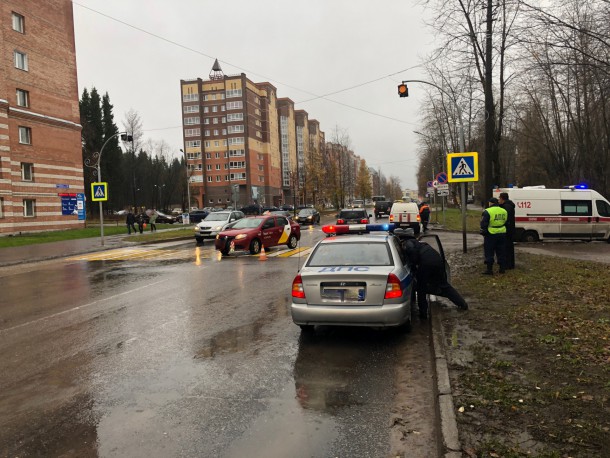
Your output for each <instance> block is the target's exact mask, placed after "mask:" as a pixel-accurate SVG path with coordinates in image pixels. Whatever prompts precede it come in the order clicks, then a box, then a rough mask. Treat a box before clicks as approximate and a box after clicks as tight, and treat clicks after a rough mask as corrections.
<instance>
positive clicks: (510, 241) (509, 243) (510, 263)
mask: <svg viewBox="0 0 610 458" xmlns="http://www.w3.org/2000/svg"><path fill="white" fill-rule="evenodd" d="M498 202H499V203H500V207H502V208H503V209H504V210H506V213H507V219H506V244H505V247H506V249H505V252H506V255H505V256H506V268H507V269H514V268H515V203H514V202H513V201H512V200H510V199H509V198H508V193H507V192H501V193H500V198H499V199H498Z"/></svg>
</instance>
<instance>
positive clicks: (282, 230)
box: [216, 215, 301, 255]
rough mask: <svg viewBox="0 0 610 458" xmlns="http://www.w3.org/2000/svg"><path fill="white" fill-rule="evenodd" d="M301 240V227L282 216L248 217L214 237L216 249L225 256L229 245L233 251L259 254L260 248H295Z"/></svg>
mask: <svg viewBox="0 0 610 458" xmlns="http://www.w3.org/2000/svg"><path fill="white" fill-rule="evenodd" d="M300 239H301V227H300V226H299V225H298V224H297V223H295V222H294V221H291V220H289V219H288V218H286V217H284V216H276V215H261V216H249V217H247V218H242V219H240V220H239V221H236V222H235V223H234V224H233V225H232V226H231V227H230V228H228V229H227V230H224V231H222V232H220V233H219V234H218V236H217V237H216V249H217V250H218V251H220V252H221V253H222V254H224V255H227V254H229V253H230V251H231V245H232V246H233V249H234V250H235V251H250V253H251V254H258V253H260V252H261V247H263V246H264V247H272V246H277V245H287V246H288V248H296V246H297V243H298V241H299V240H300Z"/></svg>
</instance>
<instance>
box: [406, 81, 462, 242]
mask: <svg viewBox="0 0 610 458" xmlns="http://www.w3.org/2000/svg"><path fill="white" fill-rule="evenodd" d="M406 83H422V84H428V85H429V86H433V87H435V88H436V89H438V90H439V91H441V92H442V93H443V94H445V95H446V96H447V97H449V98H450V99H451V101H452V102H453V104H454V105H455V107H456V108H457V112H458V121H459V122H460V152H461V153H464V152H466V147H465V143H464V122H463V120H462V109H461V108H460V106H459V105H458V103H457V100H456V99H455V97H454V96H453V94H450V93H449V92H447V91H445V90H444V89H443V88H442V87H440V86H438V85H436V84H434V83H431V82H429V81H423V80H405V81H403V82H402V84H400V85H399V86H398V95H399V96H400V97H408V96H409V89H408V87H407V84H406ZM461 185H462V188H461V198H460V200H461V202H460V204H461V207H462V250H463V252H464V253H466V252H468V243H467V238H466V183H464V182H462V183H461Z"/></svg>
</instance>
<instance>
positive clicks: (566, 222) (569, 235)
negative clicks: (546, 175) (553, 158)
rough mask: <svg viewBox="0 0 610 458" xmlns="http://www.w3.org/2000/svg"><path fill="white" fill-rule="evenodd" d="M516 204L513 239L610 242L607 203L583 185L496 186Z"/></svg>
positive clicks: (609, 206)
mask: <svg viewBox="0 0 610 458" xmlns="http://www.w3.org/2000/svg"><path fill="white" fill-rule="evenodd" d="M501 192H507V193H508V198H509V199H510V200H512V201H513V202H514V204H515V229H516V231H515V240H517V241H522V242H537V241H538V240H606V241H607V242H610V203H608V201H607V200H606V199H605V198H604V197H603V196H602V195H601V194H600V193H598V192H597V191H594V190H592V189H587V188H586V187H585V186H582V185H577V186H566V187H565V188H563V189H547V188H546V187H545V186H525V187H523V188H497V189H495V190H494V197H499V196H500V193H501Z"/></svg>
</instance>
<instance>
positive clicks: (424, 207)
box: [419, 204, 430, 215]
mask: <svg viewBox="0 0 610 458" xmlns="http://www.w3.org/2000/svg"><path fill="white" fill-rule="evenodd" d="M425 210H428V211H430V207H429V206H428V204H422V206H421V207H419V214H420V215H421V214H422V212H423V211H425Z"/></svg>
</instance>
